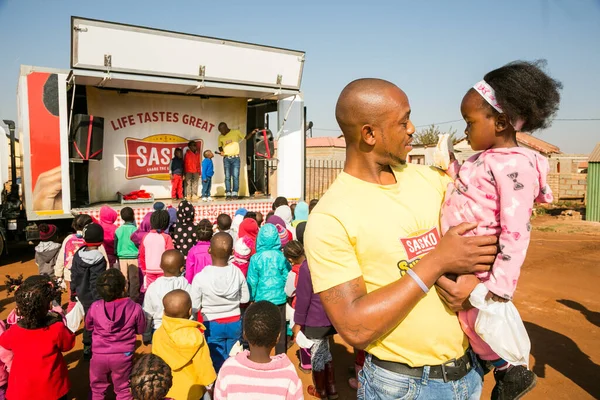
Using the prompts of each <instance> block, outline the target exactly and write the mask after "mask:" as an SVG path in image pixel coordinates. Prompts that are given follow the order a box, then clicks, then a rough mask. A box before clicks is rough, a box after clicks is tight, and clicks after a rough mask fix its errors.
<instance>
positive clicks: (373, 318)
mask: <svg viewBox="0 0 600 400" xmlns="http://www.w3.org/2000/svg"><path fill="white" fill-rule="evenodd" d="M437 261H438V260H437V259H436V258H435V257H432V258H429V257H425V258H423V260H422V261H420V262H419V263H418V264H417V265H416V266H415V267H414V269H413V271H414V272H415V273H416V274H417V275H418V277H419V278H420V279H421V280H422V281H423V283H424V284H425V285H426V286H427V287H432V286H433V284H434V283H435V281H436V280H437V279H438V278H439V277H440V276H441V275H442V273H441V270H440V268H439V267H438V266H437V265H436V264H437ZM424 296H425V293H424V292H423V290H422V289H421V287H420V286H419V285H418V284H417V282H416V281H415V280H414V279H413V278H411V277H410V276H406V275H405V276H404V278H403V279H398V280H397V281H395V282H393V283H391V284H390V285H387V286H384V287H382V288H379V289H377V290H375V291H373V292H371V293H366V286H365V283H364V280H363V278H362V277H360V278H356V279H354V280H352V281H349V282H346V283H344V284H341V285H338V286H336V287H334V288H331V289H329V290H326V291H324V292H322V293H321V294H320V297H321V301H322V302H323V305H324V307H325V310H326V311H327V314H328V315H329V317H330V319H331V321H332V323H333V325H334V326H335V328H336V330H337V331H338V332H339V333H340V335H341V336H342V337H343V338H344V340H346V341H347V342H348V343H349V344H351V345H352V346H354V347H357V348H359V349H364V348H366V347H367V346H368V345H369V344H371V343H373V342H374V341H376V340H377V339H379V338H380V337H382V336H383V335H385V334H386V333H388V332H389V331H390V330H392V329H393V328H394V327H396V326H397V325H398V324H399V323H400V322H401V321H402V320H403V319H404V318H405V317H406V316H407V315H408V314H409V313H410V311H411V310H412V309H413V308H414V306H415V305H416V304H417V303H418V302H419V301H420V300H421V299H422V298H423V297H424Z"/></svg>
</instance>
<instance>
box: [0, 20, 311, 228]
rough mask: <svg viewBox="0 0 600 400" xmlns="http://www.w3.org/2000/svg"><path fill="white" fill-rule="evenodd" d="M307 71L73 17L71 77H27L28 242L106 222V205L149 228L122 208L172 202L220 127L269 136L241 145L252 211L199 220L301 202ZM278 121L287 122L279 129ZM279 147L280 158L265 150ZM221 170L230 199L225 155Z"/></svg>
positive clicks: (276, 51)
mask: <svg viewBox="0 0 600 400" xmlns="http://www.w3.org/2000/svg"><path fill="white" fill-rule="evenodd" d="M304 59H305V53H304V52H302V51H294V50H287V49H281V48H275V47H269V46H261V45H256V44H249V43H242V42H235V41H230V40H224V39H216V38H210V37H204V36H196V35H191V34H185V33H177V32H171V31H165V30H159V29H153V28H146V27H140V26H132V25H124V24H118V23H112V22H106V21H98V20H91V19H85V18H80V17H72V18H71V63H70V64H71V65H70V67H71V68H70V69H69V70H56V69H49V68H40V67H33V66H21V71H20V77H19V82H18V90H17V96H18V123H17V130H18V136H19V138H20V141H21V146H20V147H21V149H22V156H23V158H22V159H23V170H22V193H23V196H22V204H23V209H24V211H25V214H26V219H27V221H28V224H29V225H30V228H31V229H29V230H30V231H31V232H34V231H35V229H33V228H32V227H33V226H34V225H35V223H36V222H38V223H39V222H40V221H47V220H57V219H71V218H72V216H73V215H75V214H77V213H83V212H85V213H89V214H91V215H92V217H95V218H98V216H99V214H98V213H99V209H100V207H101V206H102V205H105V204H108V205H111V206H114V208H117V209H118V208H120V207H121V206H122V204H123V203H124V202H128V201H129V202H132V204H127V205H129V206H131V207H132V208H134V210H135V211H136V217H137V218H138V220H139V219H141V218H142V217H143V216H144V215H145V214H146V213H147V212H148V211H150V210H151V208H152V204H151V203H141V202H136V201H135V200H122V199H123V197H122V196H123V195H126V194H129V193H133V194H134V196H132V198H133V199H135V193H136V192H137V191H140V190H143V191H145V193H147V194H149V196H150V199H149V200H147V201H149V202H151V201H152V200H159V199H170V198H171V191H170V180H169V163H170V160H171V158H172V157H173V153H174V150H175V149H176V148H184V149H185V148H186V147H187V144H188V142H189V141H195V142H196V143H197V144H198V146H199V147H200V151H201V153H202V152H203V151H204V150H206V149H208V150H213V151H215V150H216V149H217V148H218V147H219V146H218V137H219V131H218V128H217V127H218V124H219V123H220V122H225V123H227V125H228V126H229V128H230V129H239V130H240V131H241V132H242V133H244V134H245V133H249V132H251V131H252V130H253V129H254V128H270V130H269V131H267V130H265V131H264V133H262V132H259V134H258V135H255V137H253V139H252V140H248V141H247V142H246V144H245V145H244V143H240V148H241V151H240V160H241V168H240V171H241V173H240V190H239V192H240V196H242V200H238V201H234V202H231V201H228V202H226V201H224V200H223V201H219V200H217V201H215V202H211V203H198V204H196V218H197V219H199V218H214V217H216V216H217V215H218V214H220V213H222V212H225V213H233V212H234V211H235V210H236V209H237V208H239V207H245V208H247V209H252V210H256V211H261V212H264V213H266V212H268V211H269V210H270V207H271V203H272V199H271V198H270V196H285V197H287V198H289V199H302V198H303V197H304V156H305V137H306V135H305V122H304V120H305V115H304V114H305V108H304V102H303V97H302V93H301V91H300V83H301V79H302V70H303V66H304ZM274 113H276V115H277V121H272V120H271V121H268V115H271V116H273V115H274ZM271 119H273V118H271ZM271 132H272V136H267V133H271ZM265 140H266V141H267V142H266V143H265ZM272 141H275V142H276V143H277V150H276V155H275V156H273V154H271V151H267V153H269V156H268V157H267V156H265V154H264V151H263V152H259V151H258V149H257V148H256V147H260V146H262V148H263V149H264V148H265V147H268V143H269V142H272ZM257 154H258V156H257ZM214 167H215V175H214V177H213V185H212V195H213V196H215V197H216V198H217V199H219V198H220V196H223V195H224V171H223V162H222V158H221V157H220V156H218V155H217V156H216V157H215V158H214ZM274 170H277V173H276V179H273V178H272V179H271V181H269V179H268V178H269V176H273V171H274ZM265 178H266V179H265ZM266 182H268V183H270V184H268V185H266V184H265V183H266ZM3 183H4V182H3ZM257 186H258V188H257ZM265 186H266V187H265ZM275 186H276V188H275ZM255 192H260V193H263V194H264V195H262V196H252V195H253V194H254V193H255ZM125 198H126V199H131V198H129V197H125ZM139 201H143V199H139ZM165 202H166V203H167V204H169V203H168V201H165ZM10 226H11V227H12V228H15V229H17V228H16V225H15V224H12V225H10ZM19 226H20V227H22V224H21V225H19ZM7 228H8V226H7ZM29 236H30V237H31V236H32V235H29ZM3 237H4V238H6V235H4V236H3Z"/></svg>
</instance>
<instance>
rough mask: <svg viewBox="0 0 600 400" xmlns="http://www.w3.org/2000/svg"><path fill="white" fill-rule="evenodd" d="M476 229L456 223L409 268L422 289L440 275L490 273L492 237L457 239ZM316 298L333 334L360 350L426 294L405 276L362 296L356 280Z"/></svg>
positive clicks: (362, 284)
mask: <svg viewBox="0 0 600 400" xmlns="http://www.w3.org/2000/svg"><path fill="white" fill-rule="evenodd" d="M475 226H476V225H475V224H461V225H460V226H458V227H456V228H453V229H451V230H450V231H449V232H448V233H447V234H446V235H445V236H444V237H443V238H442V239H441V241H440V244H439V245H438V247H437V248H436V249H435V250H433V251H431V252H430V253H429V254H427V255H426V256H425V257H423V259H422V260H421V261H419V263H417V265H416V266H415V267H414V268H413V269H412V270H413V272H414V273H415V274H416V275H417V276H418V277H419V278H420V279H421V280H422V281H423V283H424V284H425V285H426V286H427V287H429V288H431V287H432V286H433V285H434V283H435V282H436V281H437V280H438V278H440V277H441V276H442V275H443V274H445V273H457V274H464V273H473V272H478V271H486V270H488V269H489V265H490V264H491V263H493V262H494V258H495V257H494V256H495V254H496V252H497V248H496V245H495V244H496V241H497V239H496V238H495V237H494V236H483V237H463V236H461V235H462V234H464V233H465V232H466V231H468V230H470V229H473V228H474V227H475ZM325 231H327V230H325ZM348 245H350V244H349V243H348ZM308 248H309V249H310V247H308ZM351 250H352V251H353V249H352V248H351ZM309 252H310V250H309ZM309 263H310V261H309ZM309 266H310V267H311V269H316V268H318V266H316V265H311V264H309ZM319 295H320V298H321V302H322V303H323V306H324V307H325V311H326V312H327V315H328V316H329V318H330V320H331V322H332V323H333V325H334V326H335V328H336V330H337V331H338V333H340V335H341V336H342V337H343V338H344V340H346V342H348V343H349V344H350V345H352V346H354V347H356V348H359V349H364V348H366V347H367V346H368V345H369V344H371V343H372V342H374V341H376V340H377V339H379V338H380V337H381V336H383V335H385V334H386V333H387V332H389V331H390V330H391V329H393V328H394V327H395V326H396V325H398V324H399V323H400V322H401V321H402V320H403V319H404V318H405V317H406V315H408V314H409V313H410V311H411V310H412V309H413V307H414V306H415V305H416V304H417V303H418V302H419V301H420V300H421V299H422V298H423V297H424V296H425V293H424V292H423V290H422V289H421V288H420V287H419V285H418V284H417V282H416V281H415V280H414V279H413V278H411V277H410V276H404V277H403V278H401V279H398V280H397V281H395V282H393V283H391V284H389V285H387V286H384V287H382V288H379V289H377V290H375V291H373V292H371V293H367V289H366V285H365V282H364V279H363V277H362V276H359V277H357V278H354V279H352V280H350V281H348V282H345V283H342V284H339V285H337V286H334V287H332V288H330V289H327V290H325V291H323V292H321V293H320V294H319Z"/></svg>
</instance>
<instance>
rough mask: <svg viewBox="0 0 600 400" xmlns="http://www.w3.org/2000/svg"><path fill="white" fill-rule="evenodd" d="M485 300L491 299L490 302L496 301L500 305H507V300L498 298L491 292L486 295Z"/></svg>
mask: <svg viewBox="0 0 600 400" xmlns="http://www.w3.org/2000/svg"><path fill="white" fill-rule="evenodd" d="M485 299H486V300H489V299H492V300H494V301H498V302H500V303H508V302H509V300H508V299H505V298H504V297H500V296H498V295H495V294H494V293H492V292H488V294H486V295H485Z"/></svg>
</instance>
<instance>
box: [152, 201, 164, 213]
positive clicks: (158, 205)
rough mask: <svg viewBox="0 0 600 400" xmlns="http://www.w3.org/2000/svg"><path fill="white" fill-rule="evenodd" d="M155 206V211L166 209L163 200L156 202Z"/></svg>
mask: <svg viewBox="0 0 600 400" xmlns="http://www.w3.org/2000/svg"><path fill="white" fill-rule="evenodd" d="M153 207H154V210H155V211H160V210H164V209H165V203H163V202H162V201H157V202H156V203H154V206H153Z"/></svg>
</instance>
